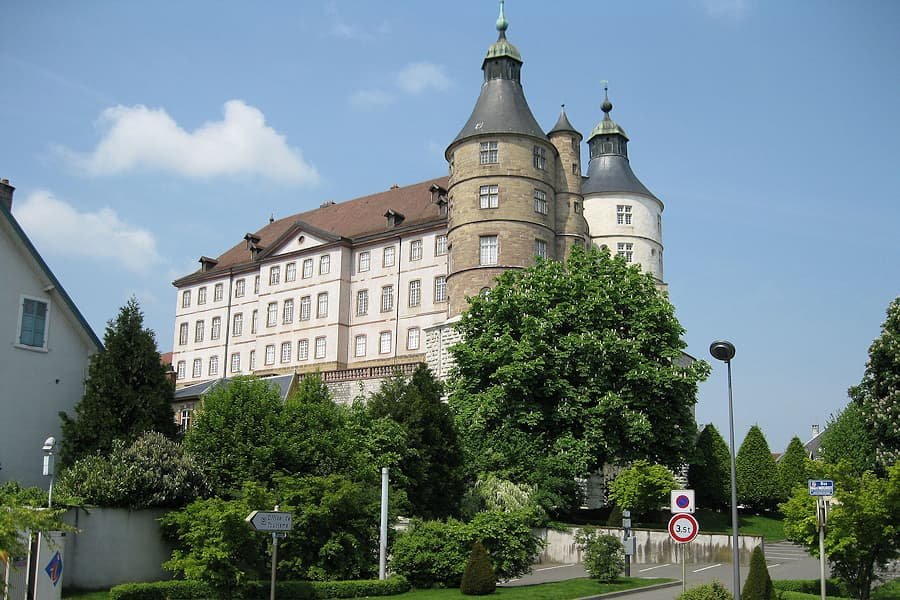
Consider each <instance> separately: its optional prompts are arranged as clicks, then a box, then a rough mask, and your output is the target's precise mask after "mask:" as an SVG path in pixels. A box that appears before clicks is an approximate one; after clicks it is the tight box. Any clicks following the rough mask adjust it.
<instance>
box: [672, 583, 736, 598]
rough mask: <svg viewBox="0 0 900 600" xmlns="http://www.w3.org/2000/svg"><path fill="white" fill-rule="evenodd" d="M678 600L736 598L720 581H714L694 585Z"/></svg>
mask: <svg viewBox="0 0 900 600" xmlns="http://www.w3.org/2000/svg"><path fill="white" fill-rule="evenodd" d="M677 600H734V596H733V595H732V594H731V592H729V591H728V590H727V589H726V588H725V586H724V585H722V584H721V583H720V582H718V581H713V582H712V583H704V584H703V585H698V586H696V587H692V588H691V589H689V590H687V591H686V592H684V593H683V594H681V595H680V596H678V599H677Z"/></svg>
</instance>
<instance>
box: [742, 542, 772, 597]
mask: <svg viewBox="0 0 900 600" xmlns="http://www.w3.org/2000/svg"><path fill="white" fill-rule="evenodd" d="M774 597H775V593H774V591H773V589H772V578H771V577H770V576H769V568H768V567H767V566H766V557H765V555H764V554H763V550H762V546H757V547H756V548H754V549H753V552H752V553H751V554H750V572H749V573H747V581H745V582H744V589H742V590H741V600H772V599H773V598H774Z"/></svg>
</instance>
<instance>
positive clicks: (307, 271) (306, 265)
mask: <svg viewBox="0 0 900 600" xmlns="http://www.w3.org/2000/svg"><path fill="white" fill-rule="evenodd" d="M312 276H313V259H311V258H307V259H305V260H304V261H303V279H309V278H310V277H312Z"/></svg>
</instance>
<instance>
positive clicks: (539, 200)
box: [534, 190, 547, 215]
mask: <svg viewBox="0 0 900 600" xmlns="http://www.w3.org/2000/svg"><path fill="white" fill-rule="evenodd" d="M534 212H536V213H538V214H541V215H546V214H547V194H546V193H544V191H543V190H534Z"/></svg>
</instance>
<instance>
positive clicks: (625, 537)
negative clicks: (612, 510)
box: [622, 510, 636, 577]
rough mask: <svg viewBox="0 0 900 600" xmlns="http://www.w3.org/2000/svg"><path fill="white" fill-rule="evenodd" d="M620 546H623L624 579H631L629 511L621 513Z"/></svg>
mask: <svg viewBox="0 0 900 600" xmlns="http://www.w3.org/2000/svg"><path fill="white" fill-rule="evenodd" d="M622 545H623V546H625V577H631V557H632V556H634V551H635V546H636V544H635V543H634V535H633V534H632V533H631V511H630V510H623V511H622Z"/></svg>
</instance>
